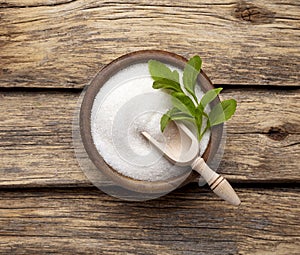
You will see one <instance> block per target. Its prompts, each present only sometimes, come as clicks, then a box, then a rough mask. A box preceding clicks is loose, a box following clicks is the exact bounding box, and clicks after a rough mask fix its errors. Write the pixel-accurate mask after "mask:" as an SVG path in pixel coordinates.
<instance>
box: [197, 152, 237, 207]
mask: <svg viewBox="0 0 300 255" xmlns="http://www.w3.org/2000/svg"><path fill="white" fill-rule="evenodd" d="M192 168H193V169H194V170H195V171H197V172H198V173H199V174H200V175H201V176H202V177H203V178H204V180H205V181H206V182H207V183H208V185H209V187H210V188H211V190H212V191H213V192H214V193H215V194H216V195H218V196H219V197H220V198H222V199H224V200H225V201H227V202H229V203H230V204H232V205H239V204H240V203H241V200H240V199H239V197H238V195H237V194H236V193H235V191H234V189H233V188H232V187H231V185H230V184H229V182H228V181H227V180H226V179H225V178H224V177H223V176H221V175H219V174H217V173H216V172H215V171H213V170H212V169H211V168H210V167H209V166H208V165H207V164H206V163H205V161H204V159H203V158H201V157H198V158H196V159H195V160H194V162H193V164H192Z"/></svg>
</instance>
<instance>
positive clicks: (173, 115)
mask: <svg viewBox="0 0 300 255" xmlns="http://www.w3.org/2000/svg"><path fill="white" fill-rule="evenodd" d="M171 120H174V121H176V120H187V121H191V122H194V118H193V117H192V116H191V115H189V114H187V113H184V112H181V111H180V110H179V109H177V108H175V107H174V108H172V109H171V110H169V111H167V112H166V113H165V114H164V115H163V116H162V117H161V119H160V129H161V131H162V132H163V131H164V130H165V128H166V126H167V125H168V124H169V122H170V121H171Z"/></svg>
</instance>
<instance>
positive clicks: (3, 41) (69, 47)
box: [0, 0, 300, 255]
mask: <svg viewBox="0 0 300 255" xmlns="http://www.w3.org/2000/svg"><path fill="white" fill-rule="evenodd" d="M141 49H162V50H167V51H171V52H175V53H177V54H180V55H183V56H185V57H190V56H192V55H194V54H199V55H200V56H201V57H202V58H203V62H204V65H203V70H204V71H205V72H206V73H207V74H208V76H209V77H210V78H211V79H212V81H213V83H214V84H215V85H216V86H222V87H224V93H223V96H224V98H229V97H234V98H235V99H236V100H237V101H238V108H237V112H236V115H235V116H234V117H233V119H232V120H231V121H230V122H229V123H228V130H227V131H228V136H227V144H226V150H225V155H224V158H223V160H222V163H221V166H220V169H219V172H220V173H222V174H224V175H225V176H226V177H227V178H228V179H229V180H230V181H231V182H232V183H233V186H234V187H235V188H236V190H237V192H238V194H239V195H240V197H241V200H242V204H241V206H240V207H239V208H235V207H232V206H230V205H228V204H226V203H225V202H222V201H220V200H219V199H218V198H217V197H216V196H214V195H213V194H212V192H211V191H210V190H209V189H208V188H207V187H204V188H199V187H198V186H197V184H195V183H194V184H189V185H188V186H186V187H183V188H181V189H179V190H177V191H174V192H172V193H170V194H169V195H166V196H165V197H162V198H160V199H156V200H152V201H148V202H126V201H122V200H118V199H116V198H113V197H110V196H108V195H106V194H104V193H103V192H101V191H99V190H98V189H96V188H94V187H93V186H92V185H91V183H90V182H89V181H88V180H87V178H86V177H85V176H84V174H83V172H82V171H81V170H80V168H79V166H78V163H77V161H76V158H75V156H74V152H73V146H72V118H73V113H74V109H75V107H76V104H77V100H78V98H79V95H80V93H81V91H82V89H83V88H84V87H85V86H86V85H87V84H88V82H89V81H90V80H91V78H92V77H93V76H94V75H95V74H96V72H97V71H98V70H99V69H100V68H101V67H103V66H104V65H105V64H107V63H109V62H110V61H112V60H113V59H115V58H116V57H119V56H121V55H123V54H125V53H128V52H131V51H136V50H141ZM299 71H300V3H299V1H295V0H277V1H275V0H272V1H267V0H261V1H258V0H254V1H235V0H224V1H213V0H204V1H197V0H190V1H171V0H165V1H156V0H155V1H148V0H135V1H85V0H1V1H0V107H1V112H0V123H1V125H0V156H1V160H0V254H123V253H124V254H252V255H259V254H266V255H268V254H289V255H290V254H299V252H300V244H299V243H300V220H299V218H300V207H299V204H300V193H299V183H300V174H299V173H300V169H299V168H300V167H299V166H300V110H299V109H300V94H299V92H300V82H299Z"/></svg>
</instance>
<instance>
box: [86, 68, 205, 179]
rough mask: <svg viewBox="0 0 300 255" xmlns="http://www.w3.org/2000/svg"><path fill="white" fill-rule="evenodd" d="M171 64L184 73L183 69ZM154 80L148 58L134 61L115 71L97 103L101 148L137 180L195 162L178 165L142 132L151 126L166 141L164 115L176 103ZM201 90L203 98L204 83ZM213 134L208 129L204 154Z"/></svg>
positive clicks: (164, 175) (94, 121)
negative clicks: (154, 86) (165, 155)
mask: <svg viewBox="0 0 300 255" xmlns="http://www.w3.org/2000/svg"><path fill="white" fill-rule="evenodd" d="M169 67H170V68H171V69H172V70H177V71H178V72H179V74H180V76H182V70H179V69H177V68H174V67H172V66H169ZM152 83H153V80H152V78H151V76H150V75H149V71H148V64H147V63H139V64H135V65H132V66H129V67H128V68H125V69H123V70H121V71H119V72H118V73H117V74H115V75H114V76H112V77H111V78H110V79H109V80H108V81H107V82H106V83H105V84H104V85H103V87H102V88H101V89H100V91H99V93H98V94H97V96H96V98H95V101H94V103H93V108H92V115H91V129H92V130H91V131H92V137H93V141H94V143H95V145H96V148H97V150H98V152H99V154H100V155H101V156H102V157H103V159H104V160H105V161H106V163H107V164H109V165H110V166H111V167H112V168H114V169H115V170H116V171H118V172H119V173H121V174H123V175H125V176H128V177H131V178H133V179H136V180H144V181H162V180H167V179H169V178H172V177H176V176H179V175H181V174H184V173H186V172H187V171H190V168H189V167H185V168H183V167H179V166H174V165H173V164H172V163H170V162H169V161H167V160H166V159H165V158H164V157H162V155H161V154H160V153H159V152H158V151H157V150H156V149H155V148H154V147H153V146H151V145H150V144H149V143H148V141H147V140H146V139H145V138H144V137H143V136H142V135H141V131H147V132H148V133H150V134H151V135H152V136H153V137H154V138H155V139H157V140H159V141H164V139H165V137H164V136H163V134H162V133H161V131H160V118H161V116H162V115H163V114H164V113H165V112H166V111H167V110H168V109H170V108H172V104H171V100H170V99H171V98H170V95H169V94H167V93H165V92H163V91H161V90H154V89H153V88H152ZM196 94H197V96H198V97H199V98H200V97H201V96H202V95H203V93H202V91H201V90H200V89H199V86H197V87H196ZM171 133H172V132H171ZM209 135H210V133H209V131H208V132H207V133H206V134H205V135H204V137H203V139H202V141H201V143H200V151H201V154H202V153H203V152H204V151H205V149H206V147H207V145H208V142H209ZM169 139H171V138H170V137H169Z"/></svg>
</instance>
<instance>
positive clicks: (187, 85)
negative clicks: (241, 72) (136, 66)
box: [148, 55, 236, 141]
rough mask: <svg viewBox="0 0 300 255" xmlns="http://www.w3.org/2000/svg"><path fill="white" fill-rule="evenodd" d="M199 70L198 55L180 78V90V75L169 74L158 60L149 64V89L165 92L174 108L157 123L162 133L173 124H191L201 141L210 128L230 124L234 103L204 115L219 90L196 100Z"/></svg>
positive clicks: (214, 90)
mask: <svg viewBox="0 0 300 255" xmlns="http://www.w3.org/2000/svg"><path fill="white" fill-rule="evenodd" d="M201 66H202V60H201V58H200V57H199V56H197V55H196V56H194V57H192V58H191V59H190V60H189V61H188V62H187V64H186V65H185V68H184V71H183V76H182V80H183V87H184V90H183V89H182V86H181V84H180V80H179V73H178V72H177V71H176V70H174V71H172V70H171V69H170V68H169V67H168V66H166V65H165V64H164V63H162V62H159V61H157V60H149V62H148V68H149V72H150V74H151V77H152V79H153V80H154V81H153V85H152V87H153V88H154V89H164V90H166V91H168V92H169V93H170V95H171V96H172V97H171V101H172V104H173V108H172V109H170V110H168V111H167V112H166V113H165V114H164V115H163V116H162V117H161V120H160V128H161V131H162V132H163V131H164V129H165V128H166V126H167V125H168V123H169V122H170V121H172V120H174V121H179V120H184V121H190V122H192V123H194V124H195V126H196V128H197V136H198V140H199V141H200V140H201V139H202V137H203V135H204V134H205V132H206V131H207V130H208V129H209V128H211V127H213V126H216V125H219V124H221V123H223V122H225V121H227V120H229V119H230V118H231V116H232V115H233V114H234V113H235V110H236V101H235V100H234V99H228V100H224V101H222V102H220V103H218V104H217V105H215V106H214V107H213V108H212V109H211V111H209V112H206V106H207V105H208V104H209V103H211V102H212V101H213V100H214V99H215V98H216V97H217V96H218V94H219V93H220V92H221V91H222V88H216V89H212V90H209V91H207V92H206V93H205V94H204V96H203V97H202V98H201V99H198V98H197V95H196V93H195V86H196V83H197V78H198V75H199V73H200V70H201ZM185 91H186V92H187V93H186V92H185ZM205 120H206V124H205V127H204V128H202V126H203V125H202V123H203V121H205Z"/></svg>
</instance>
